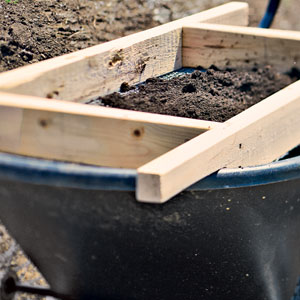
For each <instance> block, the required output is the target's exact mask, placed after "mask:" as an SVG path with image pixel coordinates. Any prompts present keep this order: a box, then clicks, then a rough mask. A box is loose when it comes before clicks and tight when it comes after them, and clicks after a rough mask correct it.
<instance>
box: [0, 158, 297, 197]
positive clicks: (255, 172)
mask: <svg viewBox="0 0 300 300" xmlns="http://www.w3.org/2000/svg"><path fill="white" fill-rule="evenodd" d="M136 177H137V172H136V170H133V169H119V168H109V167H97V166H89V165H83V164H78V163H70V162H61V161H53V160H46V159H41V158H34V157H26V156H20V155H15V154H8V153H0V178H1V179H4V180H9V181H21V182H25V183H32V184H42V185H48V186H49V185H50V186H56V187H68V188H80V189H89V190H111V191H135V187H136ZM298 178H300V156H296V157H294V158H288V159H284V160H279V161H276V162H272V163H270V164H265V165H260V166H255V167H247V168H237V169H222V170H220V171H218V172H215V173H214V174H212V175H210V176H208V177H206V178H204V179H202V180H200V181H198V182H197V183H195V184H193V185H192V186H191V187H189V188H188V189H189V190H212V189H228V188H238V187H249V186H256V185H263V184H269V183H276V182H281V181H287V180H293V179H298Z"/></svg>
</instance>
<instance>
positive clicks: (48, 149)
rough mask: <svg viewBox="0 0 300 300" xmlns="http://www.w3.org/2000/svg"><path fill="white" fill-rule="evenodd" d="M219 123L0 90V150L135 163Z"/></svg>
mask: <svg viewBox="0 0 300 300" xmlns="http://www.w3.org/2000/svg"><path fill="white" fill-rule="evenodd" d="M217 126H220V123H215V122H208V121H201V120H192V119H186V118H177V117H172V116H163V115H156V114H151V113H142V112H135V111H128V110H121V109H114V108H106V107H97V106H91V105H85V104H80V103H69V102H64V101H59V100H51V101H50V100H47V99H43V98H35V97H32V96H20V95H13V94H5V93H0V151H3V152H10V153H16V154H21V155H29V156H35V157H41V158H47V159H55V160H63V161H72V162H79V163H87V164H95V165H101V166H108V167H126V168H136V167H139V166H141V165H142V164H144V163H146V162H148V161H150V160H152V159H154V158H155V157H157V156H159V155H161V154H163V153H165V152H167V151H169V150H170V149H173V148H174V147H176V146H178V145H180V144H182V143H184V142H185V141H187V140H189V139H191V138H193V137H195V136H197V135H199V134H201V133H203V132H205V131H207V130H209V129H210V128H215V127H217Z"/></svg>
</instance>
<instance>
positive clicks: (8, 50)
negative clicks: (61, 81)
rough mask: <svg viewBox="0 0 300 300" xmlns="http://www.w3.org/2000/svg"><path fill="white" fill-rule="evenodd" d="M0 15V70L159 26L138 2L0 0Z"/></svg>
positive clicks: (142, 4) (141, 2)
mask: <svg viewBox="0 0 300 300" xmlns="http://www.w3.org/2000/svg"><path fill="white" fill-rule="evenodd" d="M0 11H1V14H0V72H1V71H5V70H10V69H14V68H16V67H19V66H23V65H26V64H29V63H34V62H37V61H41V60H44V59H48V58H52V57H55V56H59V55H62V54H65V53H70V52H73V51H76V50H79V49H83V48H86V47H89V46H93V45H96V44H99V43H101V42H105V41H109V40H112V39H115V38H118V37H121V36H124V35H128V34H130V33H133V32H136V31H141V30H144V29H146V28H149V27H153V26H155V25H159V24H160V23H159V22H158V21H155V20H154V19H153V15H152V11H151V10H150V9H149V7H148V6H147V5H146V4H145V2H144V1H141V0H140V1H135V0H131V1H130V0H127V1H116V0H112V1H91V0H68V1H62V0H43V1H40V0H35V1H32V0H19V1H18V2H17V3H13V2H11V3H6V1H4V0H0ZM168 21H169V20H168Z"/></svg>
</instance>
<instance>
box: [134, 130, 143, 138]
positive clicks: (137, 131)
mask: <svg viewBox="0 0 300 300" xmlns="http://www.w3.org/2000/svg"><path fill="white" fill-rule="evenodd" d="M133 135H134V136H136V137H140V136H141V135H142V133H141V131H140V130H139V129H135V130H134V131H133Z"/></svg>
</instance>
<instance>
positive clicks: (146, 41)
mask: <svg viewBox="0 0 300 300" xmlns="http://www.w3.org/2000/svg"><path fill="white" fill-rule="evenodd" d="M191 22H215V23H220V22H221V23H225V24H233V25H247V24H248V5H247V4H246V3H240V2H232V3H228V4H225V5H222V6H220V7H216V8H213V9H210V10H207V11H204V12H201V13H198V14H195V15H193V16H190V17H186V18H183V19H180V20H178V21H174V22H171V23H168V24H165V25H162V26H158V27H156V28H153V29H150V30H146V31H143V32H139V33H136V34H133V35H130V36H127V37H124V38H121V39H117V40H114V41H111V42H108V43H105V44H101V45H98V46H94V47H90V48H87V49H84V50H81V51H77V52H74V53H71V54H67V55H64V56H61V57H57V58H53V59H50V60H46V61H43V62H40V63H36V64H33V65H29V66H26V67H23V68H20V69H17V70H13V71H9V72H6V73H3V74H0V90H2V91H7V92H12V93H17V94H24V95H34V96H39V97H52V98H57V99H64V100H68V101H76V102H82V101H85V100H89V99H92V98H94V97H96V96H99V95H104V94H108V93H111V92H113V91H117V90H118V89H119V86H120V84H121V83H122V82H124V81H126V82H128V83H130V84H135V83H138V82H141V81H144V80H145V79H147V78H149V77H153V76H159V75H162V74H165V73H168V72H171V71H173V70H174V69H178V68H180V67H181V66H182V53H181V44H182V25H183V24H187V23H191Z"/></svg>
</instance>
